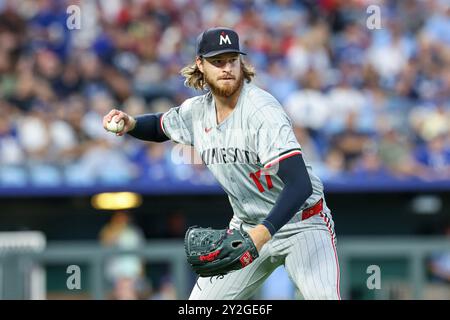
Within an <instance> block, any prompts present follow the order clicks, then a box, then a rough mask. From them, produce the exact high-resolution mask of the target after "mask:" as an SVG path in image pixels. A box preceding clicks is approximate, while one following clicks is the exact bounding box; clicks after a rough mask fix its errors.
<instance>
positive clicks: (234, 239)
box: [184, 226, 259, 277]
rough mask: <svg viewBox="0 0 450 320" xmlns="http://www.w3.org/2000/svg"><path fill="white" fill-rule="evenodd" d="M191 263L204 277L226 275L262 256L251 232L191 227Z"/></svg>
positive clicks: (187, 243) (188, 247) (187, 241)
mask: <svg viewBox="0 0 450 320" xmlns="http://www.w3.org/2000/svg"><path fill="white" fill-rule="evenodd" d="M184 248H185V250H186V256H187V261H188V263H189V264H190V265H191V266H192V269H194V271H195V272H196V273H197V274H198V275H199V276H200V277H212V276H219V275H225V274H227V273H229V272H231V271H234V270H239V269H242V268H244V267H245V266H247V265H249V264H250V263H252V262H253V260H254V259H256V258H258V256H259V254H258V250H257V249H256V247H255V244H254V243H253V241H252V239H251V238H250V236H249V234H248V233H247V232H245V231H244V230H242V228H241V229H240V230H235V229H223V230H215V229H211V228H200V227H197V226H193V227H190V228H189V229H188V230H187V232H186V236H185V238H184Z"/></svg>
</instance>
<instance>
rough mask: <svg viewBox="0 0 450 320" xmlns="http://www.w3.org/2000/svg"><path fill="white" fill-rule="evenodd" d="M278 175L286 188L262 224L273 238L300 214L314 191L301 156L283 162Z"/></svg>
mask: <svg viewBox="0 0 450 320" xmlns="http://www.w3.org/2000/svg"><path fill="white" fill-rule="evenodd" d="M277 174H278V176H279V177H280V178H281V180H282V181H283V182H284V188H283V191H282V192H281V193H280V195H279V196H278V199H277V202H276V203H275V205H274V207H273V208H272V210H271V211H270V213H269V215H268V216H267V218H266V219H264V221H263V222H262V224H263V225H264V226H265V227H267V229H268V230H269V232H270V234H271V235H272V236H273V235H274V234H275V233H276V232H277V231H278V230H279V229H280V228H281V227H283V226H284V225H285V224H286V223H287V222H288V221H289V220H290V219H291V218H292V217H293V216H294V214H295V213H296V212H298V210H299V208H300V207H301V206H302V205H303V203H305V201H306V200H307V199H308V198H309V197H310V196H311V194H312V191H313V190H312V184H311V179H310V178H309V174H308V170H307V169H306V165H305V162H304V161H303V158H302V156H301V155H295V156H292V157H290V158H287V159H285V160H283V161H281V162H280V163H279V168H278V173H277Z"/></svg>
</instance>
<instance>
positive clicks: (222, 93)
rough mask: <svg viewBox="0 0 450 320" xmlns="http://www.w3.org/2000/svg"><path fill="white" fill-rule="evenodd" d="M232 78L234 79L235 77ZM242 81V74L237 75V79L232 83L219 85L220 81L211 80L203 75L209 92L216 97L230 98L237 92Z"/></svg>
mask: <svg viewBox="0 0 450 320" xmlns="http://www.w3.org/2000/svg"><path fill="white" fill-rule="evenodd" d="M234 78H235V79H236V77H234ZM243 80H244V75H243V73H242V72H241V73H240V74H239V77H238V78H237V79H236V80H235V81H234V82H232V83H221V80H214V79H211V78H210V77H208V75H207V74H205V82H206V84H207V85H208V87H209V88H210V89H211V92H212V93H213V94H214V95H215V96H218V97H225V98H228V97H231V96H232V95H233V94H235V93H236V92H237V91H238V90H239V88H240V87H241V85H242V82H243Z"/></svg>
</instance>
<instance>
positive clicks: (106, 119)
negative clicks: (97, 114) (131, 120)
mask: <svg viewBox="0 0 450 320" xmlns="http://www.w3.org/2000/svg"><path fill="white" fill-rule="evenodd" d="M120 112H121V111H119V110H117V109H112V110H111V111H110V112H108V114H107V115H106V116H104V117H103V128H105V129H106V125H107V123H108V122H110V121H111V120H112V118H113V117H114V116H115V115H117V114H119V113H120Z"/></svg>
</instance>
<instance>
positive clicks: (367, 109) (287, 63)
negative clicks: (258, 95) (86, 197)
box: [0, 0, 450, 186]
mask: <svg viewBox="0 0 450 320" xmlns="http://www.w3.org/2000/svg"><path fill="white" fill-rule="evenodd" d="M70 5H77V6H78V7H79V8H80V18H81V20H80V29H74V30H70V29H69V28H68V25H67V20H68V18H69V17H72V18H73V16H72V13H71V11H70V12H69V13H68V12H67V8H68V6H70ZM369 5H378V6H379V8H380V9H381V10H380V14H381V16H380V21H381V28H380V29H369V28H368V27H367V25H366V21H367V19H368V17H369V16H370V13H367V12H366V9H367V8H368V7H369ZM212 26H227V27H232V28H234V29H235V30H236V31H237V32H238V33H239V35H240V38H241V45H242V47H243V50H244V51H245V52H247V53H248V55H247V56H246V57H245V59H247V60H248V61H249V62H250V63H251V64H253V65H254V66H255V68H256V71H257V76H256V79H255V83H256V84H257V85H259V86H261V87H262V88H264V89H267V90H268V91H269V92H270V93H271V94H273V95H274V96H275V97H276V98H277V99H278V100H279V101H280V102H281V103H282V105H283V106H284V108H285V110H286V112H287V113H288V114H289V115H290V117H291V119H292V121H293V124H294V128H295V133H296V135H297V137H298V139H299V141H300V143H301V145H302V148H303V149H304V153H305V157H306V159H307V160H308V161H309V163H310V164H311V165H312V166H313V168H314V170H315V171H316V172H317V174H318V175H319V176H321V177H322V178H323V179H324V180H325V181H327V180H332V179H339V178H340V177H344V176H345V177H352V178H353V179H361V180H363V181H370V179H383V178H386V177H397V178H415V179H421V180H425V181H437V180H448V179H450V133H449V132H450V131H449V128H450V126H449V123H450V121H449V120H450V99H449V98H450V6H449V2H448V1H445V0H430V1H424V0H411V1H388V0H384V1H375V0H371V1H367V0H358V1H356V0H348V1H346V0H317V1H313V0H304V1H299V0H298V1H294V0H256V1H232V0H214V1H206V0H66V1H64V0H21V1H15V0H0V112H1V117H0V186H25V185H28V184H30V183H31V184H34V185H44V186H59V185H61V184H66V185H71V186H88V185H94V184H96V183H101V184H122V183H137V182H141V181H142V182H148V181H163V180H164V181H172V182H174V183H176V182H183V181H191V182H193V183H198V184H214V183H215V182H214V178H213V177H212V176H211V175H210V174H209V172H208V171H206V169H205V167H203V166H202V165H201V164H199V165H187V164H181V165H180V164H178V163H177V161H174V157H173V153H174V152H173V148H174V144H172V143H171V142H166V143H163V144H157V143H143V142H141V141H138V140H136V139H133V138H131V137H121V138H118V137H116V136H115V135H114V134H111V133H107V132H105V130H104V129H103V127H102V117H103V116H104V115H105V114H106V113H107V112H108V111H109V110H110V109H112V108H114V107H115V108H120V109H122V110H124V111H125V112H127V113H130V114H132V115H136V114H141V113H147V112H164V111H166V110H168V108H170V107H174V106H177V105H179V104H181V103H182V102H183V101H184V100H185V99H186V98H189V97H191V96H193V95H199V94H202V92H198V91H193V90H191V89H189V88H187V87H185V86H184V83H183V78H182V77H181V76H180V75H179V71H180V69H181V68H182V67H183V66H185V65H186V64H189V63H191V62H192V61H193V58H194V53H195V40H196V37H197V35H198V34H199V33H200V32H201V31H202V30H204V29H205V28H208V27H212ZM188 152H190V150H188Z"/></svg>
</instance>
